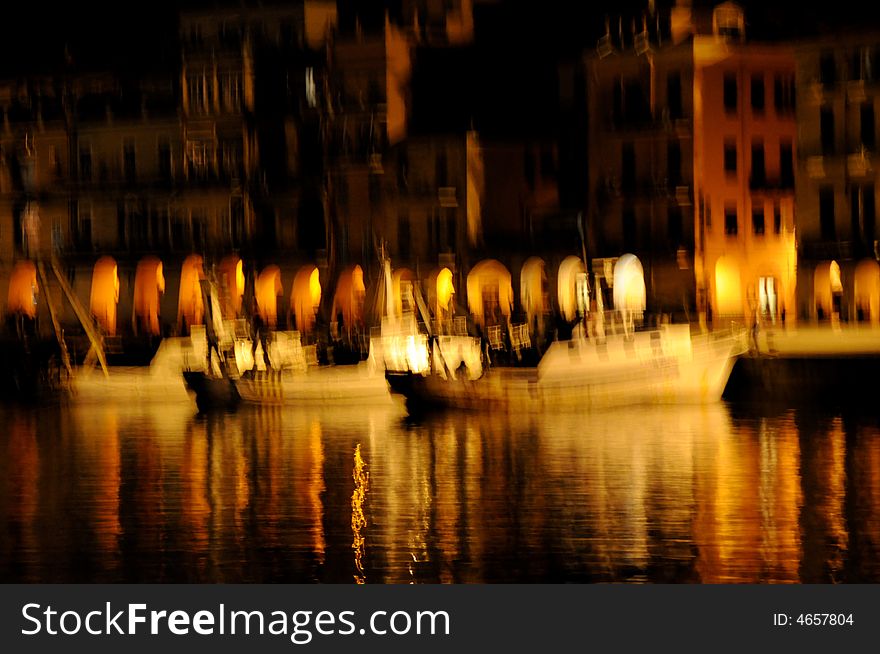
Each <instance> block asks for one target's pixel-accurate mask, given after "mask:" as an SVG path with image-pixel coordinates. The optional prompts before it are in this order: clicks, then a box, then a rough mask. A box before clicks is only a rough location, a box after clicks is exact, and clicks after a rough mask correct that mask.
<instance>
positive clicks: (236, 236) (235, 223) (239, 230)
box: [229, 195, 244, 247]
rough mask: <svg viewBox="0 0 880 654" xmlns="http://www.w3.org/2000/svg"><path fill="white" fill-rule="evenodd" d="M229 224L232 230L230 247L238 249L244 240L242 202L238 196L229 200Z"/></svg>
mask: <svg viewBox="0 0 880 654" xmlns="http://www.w3.org/2000/svg"><path fill="white" fill-rule="evenodd" d="M229 223H230V227H231V229H232V245H233V246H234V247H238V246H240V245H241V243H242V241H243V240H244V201H243V200H242V197H241V196H240V195H233V196H232V197H231V198H229Z"/></svg>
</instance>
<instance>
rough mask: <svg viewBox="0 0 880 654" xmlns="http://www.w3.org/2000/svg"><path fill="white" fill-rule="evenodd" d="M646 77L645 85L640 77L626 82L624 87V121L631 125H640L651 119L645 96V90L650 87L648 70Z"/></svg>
mask: <svg viewBox="0 0 880 654" xmlns="http://www.w3.org/2000/svg"><path fill="white" fill-rule="evenodd" d="M644 77H645V80H644V83H643V81H642V79H641V78H639V77H631V78H629V79H627V80H626V82H625V84H624V87H623V104H624V106H623V111H624V119H625V120H626V122H627V123H629V124H640V123H643V122H644V121H645V120H647V119H648V118H649V117H650V108H649V106H648V99H647V96H646V94H645V88H646V87H647V85H648V81H647V70H646V71H645V74H644Z"/></svg>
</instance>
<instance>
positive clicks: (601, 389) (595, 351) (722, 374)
mask: <svg viewBox="0 0 880 654" xmlns="http://www.w3.org/2000/svg"><path fill="white" fill-rule="evenodd" d="M746 349H747V348H746V345H745V338H744V333H725V334H699V335H695V336H692V335H691V334H690V327H689V326H688V325H664V326H661V327H660V328H659V329H657V330H653V331H645V332H635V333H629V334H620V335H614V336H608V337H605V338H601V339H599V338H593V339H587V338H575V339H573V340H567V341H556V342H554V343H553V344H552V345H551V346H550V347H549V348H548V350H547V352H546V353H545V354H544V356H543V358H542V359H541V361H540V363H539V364H538V366H536V367H529V368H504V367H492V368H488V369H486V370H485V371H483V372H482V374H481V375H480V376H479V377H477V378H474V375H473V374H471V372H470V371H468V370H466V369H463V368H459V370H458V371H456V370H455V369H454V367H453V366H445V367H444V368H443V369H442V370H438V368H437V366H436V365H435V366H433V369H432V371H431V372H429V373H427V374H418V373H413V372H411V371H388V372H387V373H386V376H387V378H388V381H389V383H390V385H391V389H392V392H395V393H399V394H401V395H403V396H404V397H406V398H407V401H408V402H410V403H415V404H429V405H441V406H449V407H458V408H469V409H484V408H487V407H492V408H495V407H506V408H510V409H529V410H531V409H551V408H566V409H569V408H570V409H589V408H595V407H606V406H623V405H638V404H667V403H701V402H712V401H717V400H719V399H720V398H721V394H722V393H723V391H724V387H725V385H726V384H727V380H728V378H729V377H730V373H731V370H732V368H733V364H734V362H735V360H736V357H737V356H739V354H741V353H743V352H745V350H746ZM435 360H436V357H435Z"/></svg>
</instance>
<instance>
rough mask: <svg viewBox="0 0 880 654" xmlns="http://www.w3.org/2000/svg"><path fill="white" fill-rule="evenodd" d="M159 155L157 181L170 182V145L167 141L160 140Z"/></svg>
mask: <svg viewBox="0 0 880 654" xmlns="http://www.w3.org/2000/svg"><path fill="white" fill-rule="evenodd" d="M158 154H159V179H160V180H162V181H163V182H170V181H171V143H170V141H168V139H160V140H159V144H158Z"/></svg>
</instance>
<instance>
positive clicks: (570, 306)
mask: <svg viewBox="0 0 880 654" xmlns="http://www.w3.org/2000/svg"><path fill="white" fill-rule="evenodd" d="M583 274H584V262H583V261H582V260H581V259H580V258H578V257H566V258H565V259H564V260H563V261H562V263H561V264H560V265H559V276H558V277H559V281H558V289H557V291H558V293H557V295H558V298H559V311H560V313H562V316H563V317H564V318H565V319H566V320H567V321H569V322H571V321H572V320H574V319H575V318H577V315H578V293H577V286H578V284H577V279H578V275H583ZM615 286H616V284H615Z"/></svg>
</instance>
